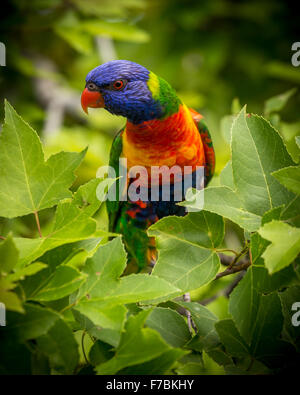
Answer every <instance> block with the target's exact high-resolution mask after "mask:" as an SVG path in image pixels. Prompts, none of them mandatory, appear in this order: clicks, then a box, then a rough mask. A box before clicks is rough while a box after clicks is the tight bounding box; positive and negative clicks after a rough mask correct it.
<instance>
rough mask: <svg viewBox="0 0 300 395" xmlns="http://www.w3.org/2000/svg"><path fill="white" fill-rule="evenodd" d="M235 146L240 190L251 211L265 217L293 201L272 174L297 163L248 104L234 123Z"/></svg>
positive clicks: (235, 173)
mask: <svg viewBox="0 0 300 395" xmlns="http://www.w3.org/2000/svg"><path fill="white" fill-rule="evenodd" d="M231 149H232V170H233V179H234V184H235V186H236V192H237V194H238V195H239V197H240V199H241V200H242V202H243V207H244V208H245V209H246V210H247V211H249V212H251V213H253V214H256V215H258V216H262V215H263V214H264V213H265V212H266V211H268V210H270V209H271V208H273V207H277V206H281V205H282V204H285V203H288V202H289V201H290V200H292V198H293V194H291V193H290V192H288V191H287V190H286V189H285V188H284V187H283V186H282V185H281V184H280V183H279V182H277V180H275V179H274V177H272V175H271V173H272V172H274V171H276V170H278V169H280V168H282V167H286V166H290V165H293V161H292V159H291V158H290V156H289V154H288V152H287V150H286V147H285V145H284V143H283V141H282V139H281V137H280V135H279V134H278V133H277V131H276V130H275V129H274V128H273V127H272V126H271V125H270V124H269V122H268V121H266V120H265V119H263V118H262V117H259V116H257V115H253V114H252V115H251V114H249V116H247V115H246V109H245V107H244V108H243V109H242V110H241V112H240V114H239V115H238V116H237V117H236V119H235V121H234V123H233V126H232V141H231Z"/></svg>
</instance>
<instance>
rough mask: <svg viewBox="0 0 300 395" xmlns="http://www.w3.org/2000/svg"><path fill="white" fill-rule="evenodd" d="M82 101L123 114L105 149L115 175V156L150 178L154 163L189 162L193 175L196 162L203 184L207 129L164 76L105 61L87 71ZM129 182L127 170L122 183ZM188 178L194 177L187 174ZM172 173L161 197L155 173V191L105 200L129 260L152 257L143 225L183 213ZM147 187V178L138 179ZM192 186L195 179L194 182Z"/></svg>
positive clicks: (208, 155)
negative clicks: (154, 193)
mask: <svg viewBox="0 0 300 395" xmlns="http://www.w3.org/2000/svg"><path fill="white" fill-rule="evenodd" d="M81 104H82V108H83V109H84V111H86V112H87V109H88V107H93V108H98V107H104V108H105V109H106V110H108V111H109V112H110V113H112V114H116V115H122V116H124V117H126V118H127V123H126V125H125V127H124V128H123V129H122V130H121V131H120V132H119V133H118V134H117V135H116V137H115V139H114V141H113V144H112V148H111V151H110V162H109V164H110V166H112V167H113V168H114V169H115V172H116V175H117V176H118V175H119V159H120V158H126V159H127V166H128V169H130V168H132V166H143V167H144V168H145V169H146V171H147V174H148V175H149V177H148V182H150V181H151V168H153V166H159V167H163V166H165V167H166V166H167V167H169V168H170V167H171V166H176V168H178V167H179V168H180V169H184V167H185V166H189V169H191V172H192V176H193V174H195V169H196V167H197V166H204V167H205V185H206V184H207V183H208V182H209V180H210V179H211V177H212V175H213V173H214V166H215V155H214V149H213V145H212V141H211V137H210V134H209V131H208V129H207V127H206V125H205V123H204V122H203V120H202V118H203V117H202V116H201V115H200V114H199V113H197V112H196V111H194V110H192V109H188V108H187V107H186V105H185V104H184V103H183V102H182V101H181V100H180V99H179V97H178V96H177V94H176V92H175V90H174V89H173V88H172V87H171V86H170V85H169V83H168V82H166V81H165V80H164V79H162V78H160V77H158V76H156V75H155V74H154V73H153V72H151V71H149V70H147V69H146V68H145V67H143V66H141V65H139V64H137V63H134V62H131V61H128V60H114V61H110V62H107V63H104V64H102V65H100V66H98V67H96V68H95V69H93V70H92V71H90V72H89V73H88V75H87V77H86V86H85V89H84V91H83V93H82V97H81ZM132 182H134V178H131V177H130V175H129V176H128V181H127V188H129V187H130V185H131V184H132ZM192 182H193V184H194V183H195V180H194V178H192ZM174 183H175V178H174V177H173V179H172V178H171V184H170V198H169V199H168V201H165V200H164V199H163V198H162V192H161V190H162V184H163V181H162V178H161V177H160V178H158V179H157V184H158V190H159V192H158V197H157V196H156V198H155V199H153V198H152V195H151V192H150V191H149V194H148V198H147V199H136V200H134V199H130V198H129V199H127V200H126V201H120V199H119V200H116V201H109V200H108V201H107V210H108V216H109V228H110V231H113V232H117V233H121V234H123V237H124V242H125V246H126V249H127V251H128V254H129V257H130V258H131V261H133V262H135V263H136V264H137V265H138V268H142V267H144V266H145V264H146V263H147V262H148V263H149V261H151V259H154V258H155V246H154V241H153V239H151V238H148V236H147V233H146V230H147V228H148V227H149V226H150V225H151V224H153V223H155V222H156V221H157V220H159V219H160V218H163V217H165V216H167V215H178V216H183V215H185V214H186V211H185V208H184V207H182V206H178V205H177V204H176V202H178V201H180V200H184V195H182V196H181V197H180V198H178V196H176V198H175V193H174V185H175V184H174ZM143 185H144V187H145V188H149V185H150V184H147V183H146V184H143V183H142V186H143ZM193 186H194V187H195V185H193Z"/></svg>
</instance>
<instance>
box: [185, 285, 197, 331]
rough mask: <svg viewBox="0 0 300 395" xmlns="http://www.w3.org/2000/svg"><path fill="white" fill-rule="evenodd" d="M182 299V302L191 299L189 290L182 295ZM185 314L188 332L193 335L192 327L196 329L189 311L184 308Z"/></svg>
mask: <svg viewBox="0 0 300 395" xmlns="http://www.w3.org/2000/svg"><path fill="white" fill-rule="evenodd" d="M183 301H184V302H190V301H191V294H190V293H189V292H187V293H186V294H184V295H183ZM185 315H186V317H187V322H188V327H189V330H190V333H191V334H192V335H193V334H194V332H193V329H194V330H195V331H196V328H195V325H194V323H193V320H192V316H191V313H190V312H189V310H186V309H185Z"/></svg>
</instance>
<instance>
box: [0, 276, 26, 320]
mask: <svg viewBox="0 0 300 395" xmlns="http://www.w3.org/2000/svg"><path fill="white" fill-rule="evenodd" d="M0 302H1V303H3V304H4V305H5V309H6V310H8V311H17V312H19V313H24V309H23V306H22V302H21V300H20V298H19V296H18V295H17V294H16V293H14V292H12V291H10V290H9V289H5V287H4V286H3V283H2V281H0Z"/></svg>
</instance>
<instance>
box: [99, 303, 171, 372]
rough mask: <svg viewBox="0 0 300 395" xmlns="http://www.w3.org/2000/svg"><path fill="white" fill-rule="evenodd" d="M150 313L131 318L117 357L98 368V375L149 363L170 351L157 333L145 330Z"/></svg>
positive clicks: (117, 351) (146, 311) (145, 312)
mask: <svg viewBox="0 0 300 395" xmlns="http://www.w3.org/2000/svg"><path fill="white" fill-rule="evenodd" d="M150 312H151V310H144V311H142V312H140V313H138V314H137V315H135V316H131V317H129V319H128V321H127V323H126V325H125V332H124V333H123V334H122V337H121V341H120V344H119V346H118V347H117V349H116V353H115V356H114V357H113V358H111V359H110V360H109V361H107V362H105V363H103V364H101V365H99V366H97V368H96V371H97V373H98V374H115V373H116V372H118V371H119V370H121V369H123V368H125V367H127V366H132V365H136V364H139V363H144V362H147V361H149V360H152V359H154V358H157V357H158V356H160V355H161V354H163V353H164V352H166V351H168V350H170V347H169V346H168V345H167V344H166V343H165V342H164V341H163V340H162V338H161V336H160V335H159V334H158V333H157V332H156V331H154V330H153V329H150V328H144V324H145V321H146V319H147V316H148V315H149V314H150Z"/></svg>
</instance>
